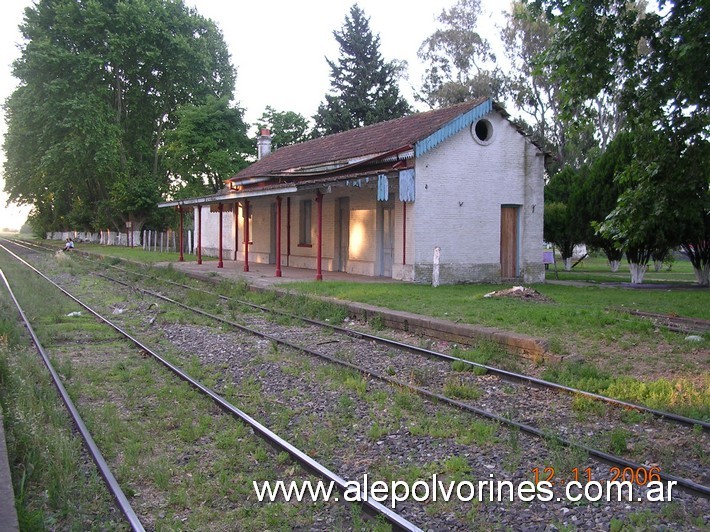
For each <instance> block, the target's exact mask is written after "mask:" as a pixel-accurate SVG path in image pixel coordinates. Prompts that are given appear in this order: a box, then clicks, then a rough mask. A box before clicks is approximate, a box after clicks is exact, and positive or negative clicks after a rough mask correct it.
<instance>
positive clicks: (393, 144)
mask: <svg viewBox="0 0 710 532" xmlns="http://www.w3.org/2000/svg"><path fill="white" fill-rule="evenodd" d="M486 100H487V98H479V99H476V100H472V101H470V102H465V103H462V104H459V105H454V106H452V107H446V108H444V109H436V110H434V111H428V112H425V113H417V114H412V115H409V116H405V117H402V118H397V119H395V120H389V121H387V122H380V123H379V124H373V125H371V126H365V127H361V128H357V129H351V130H349V131H344V132H342V133H336V134H334V135H328V136H326V137H321V138H317V139H314V140H309V141H306V142H302V143H300V144H292V145H290V146H285V147H283V148H279V149H276V150H274V151H273V152H271V153H270V154H269V155H267V156H266V157H264V158H263V159H261V160H259V161H257V162H255V163H254V164H252V165H251V166H249V167H248V168H245V169H244V170H242V171H241V172H239V173H238V174H237V175H235V176H234V177H233V178H239V179H244V178H247V177H258V176H269V175H274V174H276V173H279V172H283V171H286V170H291V169H296V168H303V167H308V166H314V165H319V164H324V163H330V162H340V161H345V160H348V159H353V158H358V157H365V156H368V155H373V156H374V155H378V154H382V153H388V152H392V151H394V150H398V149H400V148H404V147H409V146H413V145H414V144H415V143H416V142H417V141H419V140H422V139H424V138H426V137H428V136H429V135H431V134H433V133H435V132H436V131H438V130H439V129H440V128H442V127H443V126H445V125H446V124H448V123H449V122H451V121H452V120H454V119H455V118H457V117H458V116H460V115H463V114H465V113H467V112H468V111H470V110H471V109H473V108H474V107H476V106H478V105H480V104H481V103H483V102H485V101H486Z"/></svg>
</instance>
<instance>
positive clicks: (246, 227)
mask: <svg viewBox="0 0 710 532" xmlns="http://www.w3.org/2000/svg"><path fill="white" fill-rule="evenodd" d="M242 214H243V215H244V271H245V272H248V271H249V200H244V211H243V213H242Z"/></svg>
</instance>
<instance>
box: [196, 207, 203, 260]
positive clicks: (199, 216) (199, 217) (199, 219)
mask: <svg viewBox="0 0 710 532" xmlns="http://www.w3.org/2000/svg"><path fill="white" fill-rule="evenodd" d="M197 264H202V205H198V206H197Z"/></svg>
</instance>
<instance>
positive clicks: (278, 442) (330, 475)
mask: <svg viewBox="0 0 710 532" xmlns="http://www.w3.org/2000/svg"><path fill="white" fill-rule="evenodd" d="M0 249H3V250H5V251H6V252H7V253H9V254H10V255H11V256H13V257H14V258H15V259H16V260H18V261H19V262H21V263H22V264H24V265H25V266H27V267H28V268H30V269H31V270H32V271H34V272H35V273H36V274H38V275H39V276H40V277H42V278H43V279H44V280H46V281H47V282H49V283H50V284H52V285H53V286H54V287H55V288H57V289H58V290H60V291H61V292H62V293H63V294H64V295H66V296H67V297H68V298H70V299H71V300H72V301H74V302H75V303H77V304H78V305H80V306H81V307H82V308H84V309H85V310H86V311H87V312H89V313H90V314H92V315H93V316H94V317H96V318H97V319H99V320H100V321H102V322H103V323H105V324H106V325H108V326H110V327H111V328H112V329H114V330H115V331H116V332H118V333H119V334H121V335H122V336H124V337H125V338H127V339H128V340H130V341H131V342H132V343H133V344H134V345H136V346H137V347H138V348H139V349H141V350H142V351H144V352H145V353H147V354H149V355H150V356H152V357H153V358H154V359H155V360H157V361H158V362H160V363H161V364H163V365H164V366H165V367H166V368H168V369H169V370H170V371H172V372H173V373H174V374H175V375H177V376H178V377H180V378H181V379H182V380H184V381H186V382H187V383H189V384H190V385H191V386H193V387H194V388H196V389H198V390H199V391H201V392H202V393H204V394H205V395H207V396H209V397H210V398H211V399H212V400H213V401H214V402H215V403H217V405H219V406H220V407H221V408H222V409H223V410H225V411H226V412H229V413H230V414H233V415H235V416H237V417H238V418H239V419H241V420H242V421H244V422H245V423H247V424H248V425H249V426H250V427H251V428H252V429H253V430H254V431H255V432H256V433H258V434H259V435H260V436H261V437H262V438H263V439H264V440H266V441H267V443H269V444H270V445H272V446H274V447H275V448H277V449H279V450H281V451H285V452H287V453H288V454H289V455H290V456H291V457H292V458H293V459H294V460H295V461H296V462H298V463H299V464H300V465H301V466H303V467H304V469H306V470H308V471H310V472H312V473H314V474H316V475H317V476H318V477H320V478H322V479H325V480H327V481H329V482H333V484H334V485H335V486H336V487H337V488H338V490H339V491H341V493H344V492H345V491H347V490H348V489H349V488H348V482H347V481H346V480H345V479H344V478H342V477H341V476H339V475H337V474H336V473H334V472H333V471H331V470H330V469H328V468H327V467H325V466H324V465H322V464H321V463H320V462H317V461H316V460H314V459H312V458H311V457H310V456H308V455H307V454H305V453H304V452H303V451H301V450H300V449H298V448H297V447H295V446H293V445H292V444H291V443H289V442H288V441H286V440H284V439H283V438H281V437H280V436H279V435H277V434H276V433H274V432H273V431H271V430H270V429H269V428H268V427H266V426H265V425H262V424H261V423H260V422H258V421H257V420H256V419H254V418H253V417H251V416H250V415H249V414H247V413H246V412H244V411H242V410H241V409H239V408H237V407H236V406H234V405H233V404H231V403H230V402H229V401H227V400H226V399H225V398H224V397H222V396H221V395H219V394H217V393H216V392H215V391H213V390H212V389H211V388H208V387H207V386H205V385H203V384H202V383H200V382H199V381H196V380H195V379H193V378H192V377H190V376H189V375H188V374H187V373H185V372H184V371H182V370H181V369H180V368H178V367H177V366H175V365H173V364H171V363H170V362H169V361H168V360H166V359H165V358H163V357H162V356H160V355H159V354H158V353H156V352H155V351H153V350H152V349H151V348H150V347H148V346H147V345H145V344H143V343H142V342H141V341H140V340H138V339H137V338H135V337H133V336H132V335H131V334H129V333H128V332H126V331H124V330H123V329H122V328H121V327H119V326H118V325H116V324H115V323H113V322H112V321H111V320H109V319H108V318H106V317H104V316H103V315H101V314H99V313H98V312H97V311H96V310H94V309H93V308H91V307H90V306H89V305H87V304H86V303H84V302H83V301H81V300H80V299H78V298H77V297H76V296H74V295H73V294H71V293H70V292H68V291H67V290H65V289H64V288H62V287H61V286H59V285H58V284H57V283H55V282H54V281H52V279H50V278H49V277H47V276H46V275H45V274H44V273H42V272H41V271H39V270H38V269H37V268H35V267H34V266H32V265H31V264H30V263H28V262H27V261H25V260H24V259H23V258H22V257H19V256H18V255H16V254H15V253H13V252H12V251H10V250H9V249H7V248H6V247H5V246H3V245H2V244H0ZM360 497H361V500H360V501H358V502H359V503H360V504H361V505H362V506H363V508H364V509H365V510H366V511H367V512H368V513H369V514H370V515H372V516H374V517H378V516H382V517H384V519H385V520H386V521H387V522H388V523H389V524H391V525H392V526H393V527H394V528H395V529H396V530H406V531H414V532H421V529H420V528H419V527H417V526H416V525H414V524H413V523H411V522H410V521H408V520H407V519H405V518H404V517H402V516H401V515H399V514H397V513H396V512H394V511H393V510H391V509H390V508H387V507H386V506H384V505H383V504H381V503H379V502H377V501H376V500H374V499H372V498H371V497H370V494H366V493H361V494H360Z"/></svg>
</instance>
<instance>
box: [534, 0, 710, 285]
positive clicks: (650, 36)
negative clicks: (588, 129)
mask: <svg viewBox="0 0 710 532" xmlns="http://www.w3.org/2000/svg"><path fill="white" fill-rule="evenodd" d="M536 4H537V5H539V6H541V7H543V8H544V9H545V12H546V14H547V16H548V17H549V20H550V21H551V23H552V24H554V25H555V28H556V33H555V35H556V37H555V40H554V42H553V46H551V48H550V50H549V52H548V56H547V57H548V58H547V61H548V64H549V65H551V66H553V67H554V69H555V75H556V76H557V79H559V80H560V82H561V87H562V89H563V90H562V93H563V102H565V105H566V106H567V107H568V108H574V107H577V108H589V107H590V106H592V105H593V102H594V101H595V100H598V99H599V98H608V99H614V100H616V101H619V102H620V105H621V106H623V108H624V112H625V119H624V120H625V121H624V124H625V125H624V127H625V129H627V130H628V131H629V132H631V134H632V135H633V136H634V139H635V143H634V154H633V158H632V160H631V161H630V163H629V165H628V166H627V167H626V168H625V169H624V171H623V172H621V174H620V178H619V183H620V184H621V185H622V187H623V188H624V190H623V191H622V193H621V194H620V196H619V201H618V204H617V207H616V208H615V209H614V211H612V213H611V214H610V217H609V219H608V220H606V221H605V223H604V224H603V230H604V233H605V234H606V235H607V236H611V237H613V238H615V239H616V240H617V241H618V242H619V245H620V246H621V247H623V248H624V249H626V252H627V257H628V258H629V260H631V261H632V264H635V265H637V266H635V267H634V268H636V269H637V270H643V269H645V266H646V264H647V262H648V259H649V257H650V256H651V255H652V253H653V252H654V251H657V250H658V249H662V248H663V246H676V245H678V244H680V245H682V246H683V248H684V249H685V250H686V252H687V253H688V255H689V256H690V258H691V261H692V262H693V266H694V267H695V269H696V276H697V277H698V281H699V282H700V284H708V283H709V282H710V280H708V272H709V271H710V245H708V240H709V237H710V227H708V223H709V222H710V216H709V215H708V213H709V212H710V206H709V198H708V195H709V194H710V193H709V188H710V180H709V179H708V170H707V168H708V163H709V162H710V159H709V158H708V156H709V152H710V149H709V148H708V145H709V143H710V140H709V139H710V137H709V135H708V134H709V133H710V96H709V94H708V87H710V73H709V72H708V70H707V65H708V64H710V5H709V4H708V3H707V2H706V1H704V0H688V1H685V2H668V1H664V0H661V1H660V2H659V3H658V7H659V8H660V9H659V10H658V11H656V12H644V13H640V12H639V8H638V6H637V5H636V4H635V3H633V2H629V1H626V0H538V1H537V2H536ZM661 10H662V11H663V14H661ZM644 261H645V262H644ZM632 274H633V270H632ZM638 274H641V275H638ZM639 278H641V279H642V271H639V272H637V275H636V280H637V281H638V280H639ZM633 281H634V279H632V282H633Z"/></svg>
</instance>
